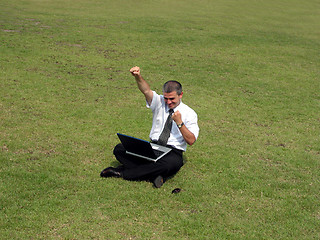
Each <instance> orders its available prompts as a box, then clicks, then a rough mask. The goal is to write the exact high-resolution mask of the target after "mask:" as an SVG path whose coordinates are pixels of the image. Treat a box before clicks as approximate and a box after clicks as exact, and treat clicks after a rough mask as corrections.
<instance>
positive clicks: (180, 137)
mask: <svg viewBox="0 0 320 240" xmlns="http://www.w3.org/2000/svg"><path fill="white" fill-rule="evenodd" d="M130 72H131V74H132V75H133V76H134V77H135V80H136V82H137V85H138V88H139V90H140V91H141V92H142V93H143V94H144V96H145V98H146V102H147V107H148V108H150V109H151V110H152V112H153V122H152V128H151V131H150V139H151V141H152V142H154V143H157V144H160V145H165V146H167V147H170V148H172V151H170V152H169V153H168V154H166V155H165V156H164V157H162V158H161V159H159V160H158V161H156V162H150V161H148V160H144V159H142V158H138V157H134V156H132V155H129V154H126V150H125V149H124V147H123V146H122V144H118V145H117V146H116V147H115V148H114V151H113V153H114V155H115V157H116V159H117V160H118V161H119V162H120V163H121V164H122V165H121V166H120V167H117V168H113V167H108V168H106V169H104V170H103V171H102V172H101V173H100V176H101V177H122V178H124V179H126V180H149V181H152V182H153V184H154V186H155V187H157V188H159V187H161V186H162V184H163V183H164V181H165V180H166V178H168V177H170V176H172V175H174V174H176V173H177V172H178V171H179V170H180V168H181V167H182V165H183V158H182V154H183V152H184V151H186V149H187V144H188V145H192V144H194V142H195V141H196V139H197V137H198V135H199V127H198V123H197V121H198V117H197V114H196V113H195V112H194V111H193V110H192V109H191V108H190V107H188V106H187V105H185V104H184V103H182V101H181V99H182V95H183V92H182V86H181V84H180V83H179V82H177V81H168V82H166V83H165V84H164V86H163V95H158V94H157V93H156V92H154V91H152V90H151V89H150V86H149V84H148V83H147V82H146V81H145V80H144V79H143V77H142V76H141V71H140V68H139V67H133V68H131V69H130ZM167 121H168V124H167V123H166V122H167ZM166 125H168V126H166ZM164 129H168V131H166V130H164ZM165 132H168V133H167V134H166V133H165ZM165 135H166V136H165Z"/></svg>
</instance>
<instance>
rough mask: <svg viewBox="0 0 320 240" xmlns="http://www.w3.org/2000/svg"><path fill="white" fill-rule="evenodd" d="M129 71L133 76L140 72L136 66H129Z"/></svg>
mask: <svg viewBox="0 0 320 240" xmlns="http://www.w3.org/2000/svg"><path fill="white" fill-rule="evenodd" d="M130 72H131V74H132V75H133V76H135V77H136V76H140V75H141V73H140V68H139V67H137V66H135V67H133V68H131V69H130Z"/></svg>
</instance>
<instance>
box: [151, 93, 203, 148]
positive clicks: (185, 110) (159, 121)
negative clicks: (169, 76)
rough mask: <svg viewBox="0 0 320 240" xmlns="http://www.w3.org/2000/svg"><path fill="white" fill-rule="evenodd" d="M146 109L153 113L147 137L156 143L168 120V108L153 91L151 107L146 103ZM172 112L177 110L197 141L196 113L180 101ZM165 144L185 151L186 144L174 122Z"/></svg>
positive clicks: (161, 98) (162, 99)
mask: <svg viewBox="0 0 320 240" xmlns="http://www.w3.org/2000/svg"><path fill="white" fill-rule="evenodd" d="M147 107H148V108H150V109H151V110H152V112H153V119H152V128H151V131H150V135H149V137H150V139H151V140H152V141H157V140H158V139H159V136H160V134H161V132H162V129H163V127H164V125H165V122H166V120H167V118H168V115H169V107H168V106H167V105H166V103H165V101H164V98H163V95H158V94H157V93H156V92H155V91H153V98H152V102H151V105H149V104H148V103H147ZM173 110H174V111H177V110H179V112H180V113H181V118H182V121H183V123H184V124H185V126H186V127H187V128H188V130H189V131H190V132H192V133H193V134H194V136H195V138H196V139H197V138H198V135H199V127H198V116H197V114H196V112H195V111H194V110H193V109H191V108H190V107H188V106H187V105H185V104H184V103H182V101H180V104H179V105H178V106H177V107H176V108H174V109H173ZM167 144H168V145H171V146H173V147H175V148H177V149H180V150H183V151H186V150H187V143H186V141H185V140H184V138H183V136H182V134H181V132H180V130H179V128H178V126H177V124H175V122H174V121H173V124H172V130H171V133H170V137H169V139H168V143H167Z"/></svg>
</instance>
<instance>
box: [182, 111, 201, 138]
mask: <svg viewBox="0 0 320 240" xmlns="http://www.w3.org/2000/svg"><path fill="white" fill-rule="evenodd" d="M185 125H186V127H187V128H188V130H189V131H190V132H192V133H193V135H194V136H195V138H196V139H197V138H198V136H199V130H200V129H199V126H198V116H197V114H196V113H195V112H194V111H192V114H190V115H189V116H188V118H187V119H186V120H185Z"/></svg>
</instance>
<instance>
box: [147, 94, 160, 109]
mask: <svg viewBox="0 0 320 240" xmlns="http://www.w3.org/2000/svg"><path fill="white" fill-rule="evenodd" d="M152 92H153V96H152V100H151V104H150V105H149V104H148V102H147V101H146V104H147V105H146V106H147V108H150V109H151V110H152V111H154V110H155V109H156V108H157V106H158V104H159V103H160V101H161V100H160V95H158V94H157V93H156V92H155V91H152Z"/></svg>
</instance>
